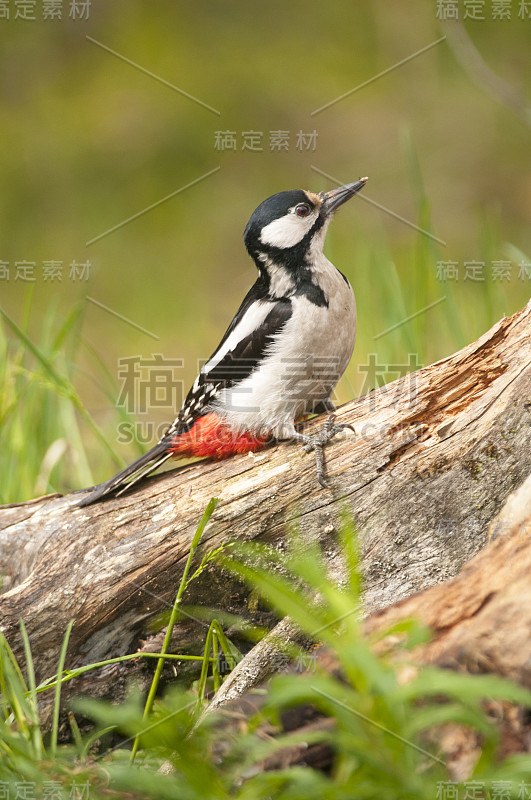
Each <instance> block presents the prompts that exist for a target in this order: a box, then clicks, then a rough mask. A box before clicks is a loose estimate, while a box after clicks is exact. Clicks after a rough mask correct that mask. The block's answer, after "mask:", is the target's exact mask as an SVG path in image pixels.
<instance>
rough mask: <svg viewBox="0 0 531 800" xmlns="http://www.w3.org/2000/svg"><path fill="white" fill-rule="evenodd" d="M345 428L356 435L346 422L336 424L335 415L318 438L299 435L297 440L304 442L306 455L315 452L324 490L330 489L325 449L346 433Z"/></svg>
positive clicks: (318, 472) (316, 465) (318, 475)
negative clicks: (330, 442) (338, 435)
mask: <svg viewBox="0 0 531 800" xmlns="http://www.w3.org/2000/svg"><path fill="white" fill-rule="evenodd" d="M345 428H349V429H350V430H351V431H352V432H353V433H356V431H355V430H354V428H353V426H352V425H349V424H348V423H346V422H342V423H336V418H335V416H334V415H333V414H330V416H329V417H328V419H327V420H326V422H325V424H324V425H323V427H322V430H321V432H320V433H318V434H317V436H307V435H306V434H304V433H297V435H296V437H295V438H296V440H297V441H298V442H302V443H303V446H302V448H301V449H302V450H303V451H304V452H305V453H311V452H312V450H313V451H314V452H315V468H316V472H317V480H318V481H319V484H320V485H321V486H322V487H323V489H327V488H328V483H327V481H326V464H325V457H324V447H325V446H326V445H327V444H328V442H329V441H330V439H333V438H334V436H336V435H337V434H338V433H341V431H344V430H345Z"/></svg>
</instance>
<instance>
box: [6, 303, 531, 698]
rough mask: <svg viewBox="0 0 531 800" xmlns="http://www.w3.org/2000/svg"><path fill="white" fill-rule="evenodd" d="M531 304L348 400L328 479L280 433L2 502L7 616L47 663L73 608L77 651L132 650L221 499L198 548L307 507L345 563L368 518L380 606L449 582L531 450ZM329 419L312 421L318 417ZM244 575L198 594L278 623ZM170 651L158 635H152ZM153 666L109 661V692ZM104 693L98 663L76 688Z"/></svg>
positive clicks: (312, 532)
mask: <svg viewBox="0 0 531 800" xmlns="http://www.w3.org/2000/svg"><path fill="white" fill-rule="evenodd" d="M530 321H531V303H529V304H528V306H527V307H526V308H525V309H524V310H523V311H521V312H519V313H517V314H515V315H514V316H512V317H510V318H504V319H502V320H500V322H498V323H497V324H496V325H495V326H494V327H493V328H492V329H491V330H490V331H488V332H487V333H486V334H485V335H484V336H482V337H481V338H480V339H479V340H478V341H476V342H474V343H473V344H471V345H469V346H468V347H466V348H464V349H463V350H461V351H459V352H458V353H455V354H454V355H452V356H451V357H449V358H447V359H444V360H442V361H439V362H437V363H436V364H433V365H431V366H429V367H426V368H424V369H422V370H420V371H418V372H417V373H414V374H413V375H411V376H407V377H405V378H403V379H400V380H398V381H394V382H393V383H391V384H389V385H388V386H386V387H383V388H382V389H380V390H377V391H373V392H371V393H369V394H368V395H366V396H364V397H361V398H359V399H358V400H357V401H354V402H352V403H349V404H347V405H345V406H343V407H342V408H341V409H340V410H339V412H338V417H339V418H340V421H341V422H349V423H352V424H353V425H354V426H355V428H356V432H357V436H356V437H354V436H353V435H350V434H347V435H345V436H344V437H343V438H342V439H340V440H339V439H338V441H337V442H336V441H334V443H332V444H331V445H330V446H329V447H328V448H327V451H326V454H327V461H328V470H329V475H330V485H331V487H332V488H331V489H330V490H322V489H320V488H319V486H318V485H317V482H316V478H315V471H314V462H313V457H312V456H311V455H303V456H301V453H300V451H299V449H298V448H297V447H295V446H293V445H290V444H283V445H280V446H277V447H274V448H271V449H270V450H267V451H265V452H262V453H260V454H257V455H254V456H253V455H251V456H241V457H235V458H233V459H230V460H228V461H224V462H217V463H215V462H202V463H197V464H193V465H188V466H185V467H181V468H180V469H176V470H173V471H172V472H170V473H167V474H165V475H163V476H159V477H156V478H151V479H149V480H146V481H145V482H144V483H143V484H141V485H140V486H139V488H136V489H135V490H133V491H131V492H130V493H129V494H125V495H123V496H121V497H120V498H117V499H111V500H109V501H106V502H103V503H100V504H97V505H94V506H89V507H88V508H84V509H76V508H75V504H76V502H77V500H78V499H79V495H77V494H73V495H68V496H66V497H60V496H57V495H51V496H48V497H43V498H38V499H36V500H33V501H31V502H29V503H23V504H20V505H16V506H5V507H3V508H0V571H1V572H2V573H3V574H4V575H5V576H6V578H5V581H4V593H3V594H2V595H0V620H1V630H2V632H3V633H4V634H5V635H6V637H7V639H8V641H9V642H10V644H11V646H12V647H13V649H14V651H15V654H16V655H17V656H19V657H20V655H21V653H22V643H21V639H20V632H19V619H20V618H22V619H24V621H25V623H26V626H27V629H28V632H29V636H30V641H31V644H32V648H33V651H34V653H35V655H36V667H37V669H38V673H39V674H38V678H43V677H48V676H50V675H52V674H53V673H54V671H55V668H56V666H55V665H56V661H57V657H58V653H59V649H60V644H61V641H62V637H63V634H64V631H65V628H66V625H67V623H68V621H69V620H70V619H73V620H74V627H73V630H72V635H71V638H70V644H69V648H68V655H67V666H68V667H70V668H73V667H75V666H78V665H81V664H84V663H90V662H94V661H97V660H100V659H103V658H107V657H111V656H116V655H121V654H124V653H126V652H135V650H136V649H137V647H138V646H139V643H140V642H141V640H143V639H146V638H147V637H149V634H150V623H151V622H152V621H153V619H154V618H155V617H156V616H157V615H158V614H160V612H161V611H164V610H166V609H167V608H168V607H169V606H170V605H171V603H172V601H173V598H174V596H175V593H176V590H177V586H178V584H179V579H180V577H181V575H182V570H183V567H184V563H185V561H186V557H187V554H188V551H189V547H190V543H191V540H192V536H193V534H194V532H195V528H196V525H197V523H198V521H199V519H200V517H201V514H202V512H203V510H204V508H205V506H206V504H207V502H208V499H209V498H210V497H211V496H217V497H219V498H221V503H220V505H219V506H218V508H217V510H216V512H215V514H214V516H213V518H212V520H211V522H210V523H209V525H208V527H207V529H206V531H205V534H204V536H203V542H202V545H201V548H202V550H201V552H200V553H199V557H201V553H205V552H206V551H207V550H210V549H212V548H214V547H218V546H219V545H220V544H221V543H223V542H228V541H230V540H234V539H246V540H253V539H254V540H260V541H267V542H272V543H275V544H276V545H278V547H282V546H283V542H284V540H285V537H286V534H287V533H288V531H289V527H290V525H291V524H293V522H297V523H298V524H299V527H300V529H301V533H302V535H303V536H304V537H312V538H314V537H318V538H319V539H320V541H321V542H322V543H323V547H324V549H325V552H326V553H327V555H329V556H330V559H331V560H332V561H333V560H334V557H335V555H336V553H337V544H336V540H335V537H334V531H335V528H336V526H337V524H338V511H339V510H340V509H342V508H344V506H345V504H347V505H348V507H349V508H350V509H351V511H352V513H353V515H354V517H355V519H356V522H357V525H358V528H359V532H360V537H361V542H362V549H363V563H364V570H365V585H366V593H365V603H366V607H367V609H368V610H369V611H375V610H377V609H382V608H385V607H386V606H388V605H389V604H390V603H391V602H395V601H396V600H398V599H400V598H404V597H407V596H409V595H411V594H412V593H414V592H416V591H418V590H420V589H423V588H425V587H427V586H430V585H433V584H435V583H439V582H441V581H444V580H446V579H448V578H450V577H452V576H454V575H456V574H457V573H459V571H460V569H461V567H462V566H463V564H464V563H465V562H467V561H468V560H469V559H470V558H471V557H472V556H473V555H474V554H475V553H477V552H478V551H479V550H480V549H481V548H482V547H483V545H484V544H485V541H486V538H487V532H488V527H489V524H490V523H491V521H492V520H493V518H494V517H495V515H496V513H497V512H498V511H499V509H500V508H501V506H502V505H503V503H504V501H505V500H506V498H507V497H508V495H509V494H510V492H511V491H512V490H513V489H514V488H516V487H517V486H519V485H520V484H521V483H522V482H523V481H524V479H525V477H526V476H527V474H528V473H529V470H530V465H531V455H530V453H531V426H530V415H531V325H530ZM321 425H322V419H320V420H318V421H316V422H311V423H309V424H308V430H310V431H311V430H316V429H317V428H319V427H320V426H321ZM247 598H248V590H247V589H246V588H245V587H243V586H241V585H240V584H238V583H236V582H234V581H232V580H229V579H228V578H227V576H226V575H225V574H223V573H222V571H221V570H220V568H219V566H215V567H213V568H208V569H207V570H206V571H205V573H204V574H203V575H202V576H201V578H200V579H199V580H197V581H195V582H194V583H193V584H192V585H191V587H190V590H189V596H188V597H187V602H188V603H190V604H194V605H203V606H207V607H209V608H214V609H222V610H223V611H225V612H227V611H228V612H231V613H234V614H240V615H242V616H244V617H245V618H247V619H250V620H253V621H260V622H266V623H268V624H269V625H271V624H273V621H274V620H273V617H272V616H271V615H268V614H267V613H265V612H263V611H261V610H260V609H258V610H257V611H251V610H250V609H249V608H248V607H247V605H248V604H247ZM203 625H204V622H201V621H199V622H198V621H194V619H193V618H189V619H187V620H186V621H184V622H182V623H180V624H179V625H178V626H177V629H176V634H175V637H174V643H175V650H176V652H183V648H185V647H186V646H189V645H191V646H192V649H193V645H194V643H195V645H196V647H197V646H198V643H199V642H201V641H204V633H203V631H204V628H203V627H202V626H203ZM145 646H146V647H147V649H151V650H153V649H154V650H156V649H157V648H158V646H159V641H158V637H156V636H155V637H152V641H148V643H147V644H146V645H145ZM143 669H145V667H144V666H138V665H137V664H136V662H135V664H134V665H132V662H127V664H126V665H121V666H119V667H112V668H108V669H106V670H103V671H102V672H101V674H100V678H99V680H100V681H101V687H102V688H101V691H102V692H103V691H104V689H103V687H104V686H105V687H107V688H108V687H111V690H112V693H113V694H114V695H115V696H116V695H117V694H119V691H118V688H117V687H119V686H120V685H121V684H122V683H123V681H124V679H125V678H126V677H127V676H129V675H131V674H141V673H142V670H143ZM89 686H90V690H91V691H95V689H96V688H97V686H98V677H97V676H96V675H92V676H91V679H90V682H89V683H87V685H86V686H85V685H84V683H83V681H82V679H78V681H77V685H76V688H77V690H78V691H80V690H84V689H87V688H88V687H89Z"/></svg>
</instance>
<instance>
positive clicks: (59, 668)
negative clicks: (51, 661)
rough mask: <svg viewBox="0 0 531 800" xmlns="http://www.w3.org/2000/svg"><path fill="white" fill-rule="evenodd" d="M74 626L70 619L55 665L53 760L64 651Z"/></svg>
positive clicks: (57, 726) (51, 746)
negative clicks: (57, 661)
mask: <svg viewBox="0 0 531 800" xmlns="http://www.w3.org/2000/svg"><path fill="white" fill-rule="evenodd" d="M73 624H74V620H73V619H71V620H70V622H69V623H68V625H67V627H66V631H65V635H64V637H63V644H62V646H61V652H60V654H59V663H58V665H57V684H56V686H55V697H54V704H53V718H52V734H51V741H50V756H51V758H52V759H53V758H55V754H56V752H57V733H58V730H59V710H60V704H61V681H60V677H61V675H62V674H63V670H64V665H65V658H66V650H67V647H68V640H69V638H70V632H71V630H72V626H73Z"/></svg>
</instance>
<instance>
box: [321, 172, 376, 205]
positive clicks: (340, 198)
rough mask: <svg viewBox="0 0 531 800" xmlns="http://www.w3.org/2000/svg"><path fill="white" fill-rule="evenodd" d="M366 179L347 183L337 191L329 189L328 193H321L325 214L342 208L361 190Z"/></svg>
mask: <svg viewBox="0 0 531 800" xmlns="http://www.w3.org/2000/svg"><path fill="white" fill-rule="evenodd" d="M368 180H369V179H368V178H360V179H359V181H355V183H347V184H345V186H339V187H338V188H337V189H331V190H330V191H329V192H321V197H322V198H323V201H324V202H323V206H322V207H323V209H324V211H325V212H326V213H327V214H331V213H332V211H335V210H336V208H339V206H342V205H343V203H346V202H347V200H350V198H351V197H354V195H355V194H356V193H357V192H359V190H360V189H363V187H364V186H365V184H366V183H367V181H368Z"/></svg>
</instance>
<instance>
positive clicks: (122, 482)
mask: <svg viewBox="0 0 531 800" xmlns="http://www.w3.org/2000/svg"><path fill="white" fill-rule="evenodd" d="M168 458H171V453H168V444H167V443H165V442H159V443H158V444H156V445H155V446H154V447H152V448H151V450H148V451H147V453H144V455H143V456H140V458H137V460H136V461H133V463H132V464H130V465H129V466H128V467H126V468H125V469H123V470H122V471H121V472H118V474H117V475H115V476H114V477H113V478H110V479H109V480H108V481H105V483H100V484H98V486H95V487H94V489H93V490H92V491H91V492H90V493H89V494H88V495H87V496H86V497H84V498H83V500H80V501H79V503H77V506H76V507H77V508H84V507H85V506H89V505H91V504H92V503H97V502H98V500H101V499H102V498H104V497H107V495H115V496H116V495H119V494H122V492H125V491H126V489H129V487H130V486H132V485H133V484H134V483H136V482H137V481H139V480H140V479H141V478H143V477H144V476H146V475H148V474H149V473H150V472H153V470H155V469H157V467H160V465H161V464H163V463H164V462H165V461H167V460H168ZM128 478H130V479H131V480H128Z"/></svg>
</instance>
